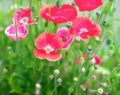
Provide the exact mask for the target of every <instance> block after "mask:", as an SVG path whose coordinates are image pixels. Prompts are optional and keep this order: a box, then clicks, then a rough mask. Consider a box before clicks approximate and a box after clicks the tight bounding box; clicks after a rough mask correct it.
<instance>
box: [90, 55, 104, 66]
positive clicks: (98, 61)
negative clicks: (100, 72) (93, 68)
mask: <svg viewBox="0 0 120 95" xmlns="http://www.w3.org/2000/svg"><path fill="white" fill-rule="evenodd" d="M91 63H93V64H94V63H95V64H96V65H101V63H102V62H101V59H100V57H99V56H98V55H94V54H93V55H92V60H91Z"/></svg>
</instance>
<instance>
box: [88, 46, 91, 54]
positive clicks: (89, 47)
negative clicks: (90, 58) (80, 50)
mask: <svg viewBox="0 0 120 95" xmlns="http://www.w3.org/2000/svg"><path fill="white" fill-rule="evenodd" d="M87 52H88V53H89V54H91V53H92V47H91V46H88V49H87Z"/></svg>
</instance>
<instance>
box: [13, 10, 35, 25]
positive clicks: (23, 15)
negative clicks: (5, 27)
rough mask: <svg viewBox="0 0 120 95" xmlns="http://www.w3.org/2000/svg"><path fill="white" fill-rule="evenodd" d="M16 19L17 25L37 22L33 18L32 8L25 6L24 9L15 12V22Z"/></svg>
mask: <svg viewBox="0 0 120 95" xmlns="http://www.w3.org/2000/svg"><path fill="white" fill-rule="evenodd" d="M15 19H16V25H17V26H19V25H31V24H37V22H36V21H35V20H32V19H31V10H30V8H24V9H22V10H18V11H17V12H16V14H13V16H12V20H13V22H14V23H15Z"/></svg>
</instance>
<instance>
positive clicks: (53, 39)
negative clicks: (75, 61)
mask: <svg viewBox="0 0 120 95" xmlns="http://www.w3.org/2000/svg"><path fill="white" fill-rule="evenodd" d="M63 45H64V44H63V41H62V39H61V38H60V37H59V36H57V35H56V34H50V33H48V32H44V33H42V34H40V35H39V36H38V37H37V38H36V40H35V46H36V49H35V50H34V55H35V57H37V58H38V59H46V60H48V61H57V60H59V59H60V58H61V57H62V55H61V53H59V52H57V50H60V49H62V48H63Z"/></svg>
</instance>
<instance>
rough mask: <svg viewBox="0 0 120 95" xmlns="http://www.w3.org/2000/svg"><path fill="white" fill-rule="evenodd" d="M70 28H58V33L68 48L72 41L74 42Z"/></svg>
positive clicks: (64, 47) (65, 47)
mask: <svg viewBox="0 0 120 95" xmlns="http://www.w3.org/2000/svg"><path fill="white" fill-rule="evenodd" d="M68 32H69V30H68V28H66V27H63V28H59V29H58V30H57V35H58V36H60V37H61V38H62V40H63V42H64V46H63V49H68V48H69V46H70V45H71V43H72V42H73V39H74V38H73V36H72V35H69V33H68Z"/></svg>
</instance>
